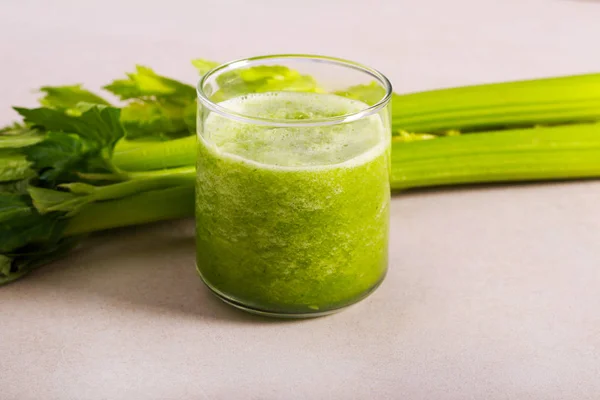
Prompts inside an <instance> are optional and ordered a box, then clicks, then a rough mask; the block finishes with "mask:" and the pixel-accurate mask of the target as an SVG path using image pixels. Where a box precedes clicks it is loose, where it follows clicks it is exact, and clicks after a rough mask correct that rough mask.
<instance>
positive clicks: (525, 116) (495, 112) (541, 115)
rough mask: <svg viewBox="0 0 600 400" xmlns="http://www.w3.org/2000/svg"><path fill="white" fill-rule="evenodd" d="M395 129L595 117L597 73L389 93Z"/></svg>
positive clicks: (599, 88)
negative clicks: (397, 93)
mask: <svg viewBox="0 0 600 400" xmlns="http://www.w3.org/2000/svg"><path fill="white" fill-rule="evenodd" d="M392 103H393V109H392V126H393V129H394V130H395V131H397V130H405V131H408V132H427V133H435V132H441V131H447V130H450V129H453V130H461V131H463V132H470V131H489V130H492V129H498V128H507V127H508V128H510V127H513V128H514V127H524V126H533V125H548V124H559V123H570V122H585V121H595V120H598V119H600V74H589V75H576V76H565V77H558V78H546V79H536V80H528V81H517V82H504V83H494V84H485V85H476V86H465V87H457V88H451V89H440V90H431V91H427V92H420V93H412V94H403V95H394V97H393V100H392Z"/></svg>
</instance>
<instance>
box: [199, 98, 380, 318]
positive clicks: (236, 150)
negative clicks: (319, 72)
mask: <svg viewBox="0 0 600 400" xmlns="http://www.w3.org/2000/svg"><path fill="white" fill-rule="evenodd" d="M222 105H224V106H226V107H227V108H229V109H234V110H236V111H237V112H239V113H242V114H245V115H256V116H261V117H263V118H264V117H267V118H275V117H277V118H285V119H306V118H310V119H313V118H317V117H321V116H335V115H343V114H348V113H351V112H355V111H359V110H361V109H364V108H365V107H366V105H365V104H363V103H360V102H357V101H354V100H348V99H345V98H342V97H338V96H335V95H323V94H304V93H283V94H277V95H273V94H260V95H252V96H245V97H241V98H238V99H232V100H227V101H226V102H223V103H222ZM307 116H308V117H307ZM203 128H204V130H203V132H202V135H201V136H200V137H199V140H198V164H197V174H198V180H197V191H196V197H197V199H196V201H197V202H196V209H197V210H196V211H197V212H196V219H197V221H196V222H197V223H196V227H197V228H196V229H197V265H198V270H199V272H200V273H201V275H202V277H203V279H204V280H205V281H206V283H207V284H208V285H209V286H210V287H211V288H212V289H213V290H215V291H217V292H218V293H219V294H221V295H222V296H224V297H227V298H228V299H229V300H232V301H234V302H237V303H240V304H243V305H245V306H247V307H249V308H253V309H256V310H261V311H266V312H273V313H283V314H285V313H310V312H323V311H327V310H330V309H335V308H339V307H343V306H345V305H348V304H351V303H353V302H355V301H357V300H358V299H360V298H362V297H364V295H365V294H366V293H368V292H369V291H370V290H372V289H373V288H374V287H376V286H377V285H378V284H379V282H380V281H381V279H382V278H383V276H384V274H385V270H386V268H387V239H388V221H389V198H390V191H389V157H388V154H389V148H388V147H389V132H388V131H387V130H386V127H385V126H384V124H383V123H382V122H381V119H380V116H377V115H375V116H371V117H368V118H365V119H363V120H360V121H356V122H353V123H349V124H344V125H336V126H325V127H302V128H299V127H293V128H288V127H286V128H273V127H268V126H260V125H249V124H246V123H241V122H236V121H232V120H229V119H226V118H224V117H221V116H219V115H217V114H215V113H212V114H211V115H209V116H208V118H207V120H206V121H205V123H204V124H203Z"/></svg>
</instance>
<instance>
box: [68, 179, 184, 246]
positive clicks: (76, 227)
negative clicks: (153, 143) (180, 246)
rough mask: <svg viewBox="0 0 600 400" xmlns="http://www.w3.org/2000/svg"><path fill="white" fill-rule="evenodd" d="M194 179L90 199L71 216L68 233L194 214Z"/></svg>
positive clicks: (92, 230) (72, 233) (88, 231)
mask: <svg viewBox="0 0 600 400" xmlns="http://www.w3.org/2000/svg"><path fill="white" fill-rule="evenodd" d="M194 198H195V196H194V179H190V181H189V183H188V184H187V185H184V186H176V187H172V188H168V189H162V190H153V191H149V192H142V193H140V194H136V195H133V196H128V197H123V198H120V199H117V200H111V201H103V202H97V203H90V204H87V205H85V206H84V207H82V209H81V211H80V212H79V213H78V214H76V215H75V216H74V217H73V218H71V219H70V220H69V224H68V225H67V228H66V230H65V236H72V235H79V234H83V233H90V232H95V231H101V230H104V229H111V228H119V227H123V226H129V225H138V224H143V223H148V222H155V221H161V220H166V219H175V218H183V217H188V216H192V215H194Z"/></svg>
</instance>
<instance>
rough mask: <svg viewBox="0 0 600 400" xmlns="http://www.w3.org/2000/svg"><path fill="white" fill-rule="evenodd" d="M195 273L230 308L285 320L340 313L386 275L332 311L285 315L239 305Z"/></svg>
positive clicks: (362, 297)
mask: <svg viewBox="0 0 600 400" xmlns="http://www.w3.org/2000/svg"><path fill="white" fill-rule="evenodd" d="M196 271H198V275H200V278H201V279H202V282H203V283H204V285H206V287H207V288H208V289H210V291H211V292H212V293H213V294H214V295H215V296H216V297H217V298H218V299H220V300H221V301H223V302H224V303H227V304H229V305H230V306H233V307H235V308H237V309H239V310H242V311H246V312H248V313H250V314H254V315H260V316H262V317H269V318H285V319H301V318H317V317H324V316H326V315H330V314H335V313H337V312H340V311H342V310H344V309H346V308H348V307H350V306H353V305H354V304H356V303H358V302H360V301H362V300H364V299H365V298H367V297H368V296H369V295H370V294H371V293H373V292H374V291H375V290H376V289H377V288H378V287H379V286H380V285H381V283H382V282H383V280H384V279H385V275H386V274H383V276H382V277H381V279H380V280H379V281H378V282H377V283H376V284H375V285H373V286H372V287H371V288H370V289H369V290H367V291H366V292H364V293H363V294H362V295H361V296H358V297H356V298H355V299H354V300H352V301H351V302H349V303H348V304H345V305H343V306H341V307H338V308H333V309H330V310H325V311H317V310H315V311H309V312H304V313H295V312H289V313H286V312H274V311H269V310H263V309H259V308H254V307H249V306H247V305H246V304H244V303H241V302H239V301H237V300H235V299H233V298H231V297H229V296H227V295H226V294H224V293H222V292H221V291H219V290H218V289H217V288H215V287H214V286H212V285H211V284H210V283H208V282H207V281H206V279H204V276H202V273H201V272H200V269H199V268H198V266H197V265H196Z"/></svg>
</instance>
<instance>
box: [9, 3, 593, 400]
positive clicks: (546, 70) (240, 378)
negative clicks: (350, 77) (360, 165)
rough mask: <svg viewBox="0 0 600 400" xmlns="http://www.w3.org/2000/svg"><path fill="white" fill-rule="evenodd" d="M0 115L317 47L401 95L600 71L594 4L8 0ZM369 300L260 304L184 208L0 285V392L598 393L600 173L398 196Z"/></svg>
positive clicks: (258, 395) (145, 395)
mask: <svg viewBox="0 0 600 400" xmlns="http://www.w3.org/2000/svg"><path fill="white" fill-rule="evenodd" d="M0 33H1V34H2V39H1V40H0V54H1V55H2V59H1V62H0V66H1V67H0V68H1V72H2V74H1V75H0V82H1V84H2V86H1V87H2V92H1V93H0V121H1V122H3V123H4V122H9V121H10V120H11V119H12V118H13V117H14V114H13V113H12V111H11V110H10V109H9V106H10V105H13V104H14V105H25V106H31V105H33V104H34V99H35V95H34V94H33V93H31V92H30V89H32V88H35V87H38V86H40V85H44V84H66V83H73V82H85V83H87V84H88V86H89V87H91V88H98V87H100V86H101V85H102V84H104V83H106V82H107V81H109V80H110V79H112V78H116V77H119V76H121V75H122V74H123V73H124V72H125V71H127V70H130V69H131V68H132V67H133V65H134V64H135V63H142V64H146V65H149V66H152V67H154V68H155V69H156V70H157V71H159V72H163V73H165V74H168V75H173V76H176V77H178V78H181V79H185V80H187V81H190V82H192V81H194V79H195V78H196V77H195V75H194V71H193V69H192V68H191V67H190V66H189V64H188V60H189V59H191V58H194V57H204V58H210V59H217V60H228V59H232V58H238V57H243V56H249V55H254V54H261V53H275V52H312V53H321V54H329V55H336V56H340V57H346V58H351V59H355V60H357V61H361V62H364V63H367V64H369V65H372V66H375V67H377V68H379V69H381V70H382V71H383V72H384V73H386V74H388V75H389V77H390V78H391V79H392V81H393V82H394V84H395V88H396V90H397V91H399V92H404V91H411V90H418V89H427V88H434V87H440V86H450V85H458V84H467V83H477V82H484V81H495V80H506V79H517V78H527V77H535V76H543V75H555V74H567V73H577V72H590V71H600V47H599V46H598V42H599V41H600V3H599V2H597V1H587V2H586V1H567V0H563V1H558V0H545V1H516V0H513V1H507V0H505V1H501V2H500V1H498V2H492V1H475V0H469V1H468V0H460V1H441V0H440V1H421V2H416V1H415V2H410V1H369V2H366V1H360V2H359V1H352V0H347V1H341V0H340V1H330V2H322V1H282V0H279V1H265V0H261V1H252V2H251V1H246V2H242V1H219V2H202V1H184V0H171V1H168V2H160V3H159V2H152V1H141V0H139V1H138V0H136V1H121V2H119V1H117V0H104V1H87V2H82V1H67V0H53V1H42V0H3V1H2V2H1V3H0ZM392 213H393V223H392V232H391V257H390V272H389V275H388V278H387V280H386V281H385V283H384V284H383V286H382V287H381V288H380V289H379V290H378V291H377V292H376V293H375V294H374V295H373V296H371V297H370V298H369V299H367V300H366V301H364V302H362V303H361V304H359V305H357V306H355V307H352V308H350V309H348V310H346V311H345V312H342V313H340V314H337V315H333V316H330V317H326V318H320V319H315V320H309V321H299V322H277V321H269V320H262V319H257V318H254V317H251V316H248V315H246V314H243V313H241V312H238V311H235V310H233V309H231V308H229V307H227V306H225V305H223V304H221V303H220V302H219V301H217V300H216V299H214V298H213V297H211V296H210V295H209V293H208V292H207V290H206V289H205V288H204V287H203V286H202V285H201V283H200V281H199V280H198V279H197V278H196V275H195V271H194V266H193V263H194V254H193V253H194V245H193V236H192V224H191V221H181V222H171V223H165V224H159V225H153V226H151V227H139V228H132V229H128V230H124V231H121V232H117V233H115V232H112V233H108V234H104V235H101V236H99V237H96V238H94V239H92V240H90V241H89V242H87V244H86V245H85V246H84V247H83V248H81V249H80V250H79V251H77V252H75V253H74V254H73V255H72V256H71V257H70V258H69V259H67V260H64V261H61V262H57V263H55V264H54V265H52V266H50V267H47V268H44V269H42V270H40V271H39V272H37V273H35V274H33V275H31V276H30V277H28V278H27V279H25V280H23V281H21V282H18V283H16V284H13V285H10V286H7V287H3V288H0V371H2V372H1V375H0V382H1V383H0V399H2V400H30V399H31V400H34V399H45V400H71V399H78V400H80V399H81V400H96V399H98V400H100V399H111V400H112V399H115V400H121V399H123V400H125V399H127V400H130V399H133V400H137V399H142V400H146V399H148V400H154V399H156V400H170V399H227V400H236V399H257V400H258V399H269V400H270V399H285V400H295V399H299V400H300V399H302V400H303V399H368V398H374V399H375V398H377V399H408V400H412V399H415V400H420V399H427V400H430V399H431V400H433V399H444V400H446V399H448V400H452V399H457V400H458V399H486V400H496V399H519V400H525V399H535V400H545V399H560V400H567V399H577V400H583V399H597V398H599V397H600V311H599V310H600V250H599V249H600V183H599V182H585V183H570V184H553V185H533V186H520V187H494V188H481V189H470V190H466V189H464V190H448V191H441V192H423V193H416V194H405V195H402V196H398V197H396V198H394V200H393V207H392Z"/></svg>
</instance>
